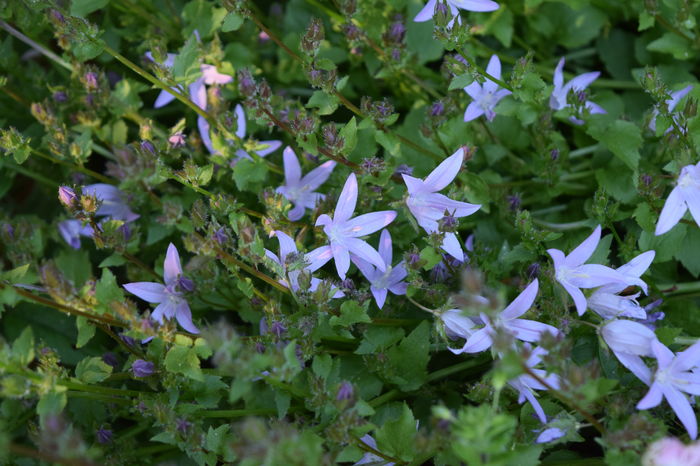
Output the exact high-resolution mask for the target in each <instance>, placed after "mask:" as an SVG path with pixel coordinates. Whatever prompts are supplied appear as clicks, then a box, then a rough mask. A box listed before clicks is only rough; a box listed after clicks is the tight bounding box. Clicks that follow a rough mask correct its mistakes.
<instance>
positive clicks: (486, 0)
mask: <svg viewBox="0 0 700 466" xmlns="http://www.w3.org/2000/svg"><path fill="white" fill-rule="evenodd" d="M436 6H437V0H429V1H428V3H426V5H425V6H424V7H423V9H422V10H420V12H419V13H418V14H417V15H416V17H415V18H413V21H415V22H416V23H422V22H424V21H428V20H430V19H431V18H432V17H433V16H435V7H436ZM447 6H448V7H449V8H450V14H451V15H452V17H453V18H455V17H457V16H458V15H459V10H466V11H494V10H498V3H496V2H493V1H491V0H447Z"/></svg>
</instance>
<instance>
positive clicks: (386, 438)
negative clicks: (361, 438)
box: [376, 404, 416, 462]
mask: <svg viewBox="0 0 700 466" xmlns="http://www.w3.org/2000/svg"><path fill="white" fill-rule="evenodd" d="M415 437H416V420H415V418H414V417H413V413H412V412H411V410H410V409H409V407H408V406H407V405H406V404H404V405H403V408H402V410H401V417H399V418H398V419H395V420H392V421H387V422H385V423H384V425H383V426H382V427H381V428H380V429H379V430H377V433H376V440H377V449H378V450H379V451H381V452H382V453H385V454H387V455H389V456H393V457H396V458H399V459H401V460H404V461H406V462H410V461H411V460H413V457H414V456H415V454H416V442H415Z"/></svg>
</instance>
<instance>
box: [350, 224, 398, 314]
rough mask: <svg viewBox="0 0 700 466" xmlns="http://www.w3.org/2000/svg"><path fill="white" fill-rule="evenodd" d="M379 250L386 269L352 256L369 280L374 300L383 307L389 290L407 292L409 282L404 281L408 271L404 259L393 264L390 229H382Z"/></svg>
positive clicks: (396, 292)
mask: <svg viewBox="0 0 700 466" xmlns="http://www.w3.org/2000/svg"><path fill="white" fill-rule="evenodd" d="M378 252H379V255H380V256H381V257H382V259H383V260H384V263H385V264H386V270H383V271H382V270H379V268H377V267H374V266H373V265H372V264H370V263H369V262H366V261H364V260H362V259H360V258H359V257H357V256H352V261H353V262H354V263H355V265H356V266H357V268H358V269H360V272H362V275H364V276H365V278H367V280H369V283H370V291H372V295H373V296H374V301H375V302H376V303H377V306H378V307H379V309H381V308H382V307H383V306H384V301H386V295H387V292H388V291H391V292H392V293H393V294H395V295H404V294H406V289H407V288H408V283H406V282H404V281H403V279H404V278H406V276H407V275H408V272H407V271H406V267H405V266H404V261H401V262H399V263H398V264H396V266H395V267H392V266H391V262H392V253H393V251H392V245H391V234H390V233H389V230H382V234H381V236H380V237H379V248H378Z"/></svg>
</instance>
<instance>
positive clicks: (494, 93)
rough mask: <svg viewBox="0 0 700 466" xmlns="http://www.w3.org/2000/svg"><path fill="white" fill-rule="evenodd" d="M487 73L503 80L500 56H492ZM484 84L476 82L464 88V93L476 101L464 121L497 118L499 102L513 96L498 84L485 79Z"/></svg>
mask: <svg viewBox="0 0 700 466" xmlns="http://www.w3.org/2000/svg"><path fill="white" fill-rule="evenodd" d="M486 72H487V73H488V74H489V75H491V76H493V77H494V78H496V79H501V61H500V60H499V59H498V55H495V54H494V55H492V56H491V59H490V60H489V64H488V66H487V67H486ZM485 79H486V81H484V84H479V83H477V82H476V81H475V82H473V83H471V84H470V85H468V86H467V87H465V88H464V92H466V93H467V94H469V97H471V98H472V99H474V100H473V101H472V102H471V103H470V104H469V106H468V107H467V110H466V111H465V112H464V121H472V120H474V119H476V118H479V117H480V116H481V115H485V116H486V119H487V120H488V121H493V119H494V118H495V117H496V112H495V110H494V109H495V108H496V105H497V104H498V102H500V100H501V99H502V98H504V97H505V96H507V95H510V94H512V92H510V91H509V90H508V89H503V88H501V87H500V86H499V85H498V84H496V83H495V82H493V81H491V80H490V79H489V78H488V77H486V78H485Z"/></svg>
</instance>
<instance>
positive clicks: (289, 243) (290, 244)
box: [265, 230, 345, 298]
mask: <svg viewBox="0 0 700 466" xmlns="http://www.w3.org/2000/svg"><path fill="white" fill-rule="evenodd" d="M272 235H274V236H276V237H277V240H278V241H279V243H280V253H279V256H278V255H276V254H275V253H274V252H272V251H270V250H269V249H265V256H266V257H267V258H268V259H270V260H271V261H273V262H274V263H275V264H277V265H278V266H279V267H280V268H281V270H282V273H283V275H284V276H285V277H286V278H283V279H281V280H279V282H280V284H282V285H284V286H286V287H287V288H289V287H290V284H291V289H292V290H293V291H299V274H301V270H289V271H288V270H287V264H286V259H287V257H288V256H289V255H297V254H299V251H298V250H297V245H296V243H295V242H294V239H292V237H290V236H289V235H288V234H286V233H285V232H283V231H279V230H277V231H274V232H272ZM320 284H321V280H320V279H318V278H315V277H311V286H310V288H309V290H310V291H312V292H313V291H316V288H318V285H320ZM343 296H345V295H344V294H343V292H342V291H340V290H338V289H337V288H336V291H335V293H333V297H334V298H342V297H343Z"/></svg>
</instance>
